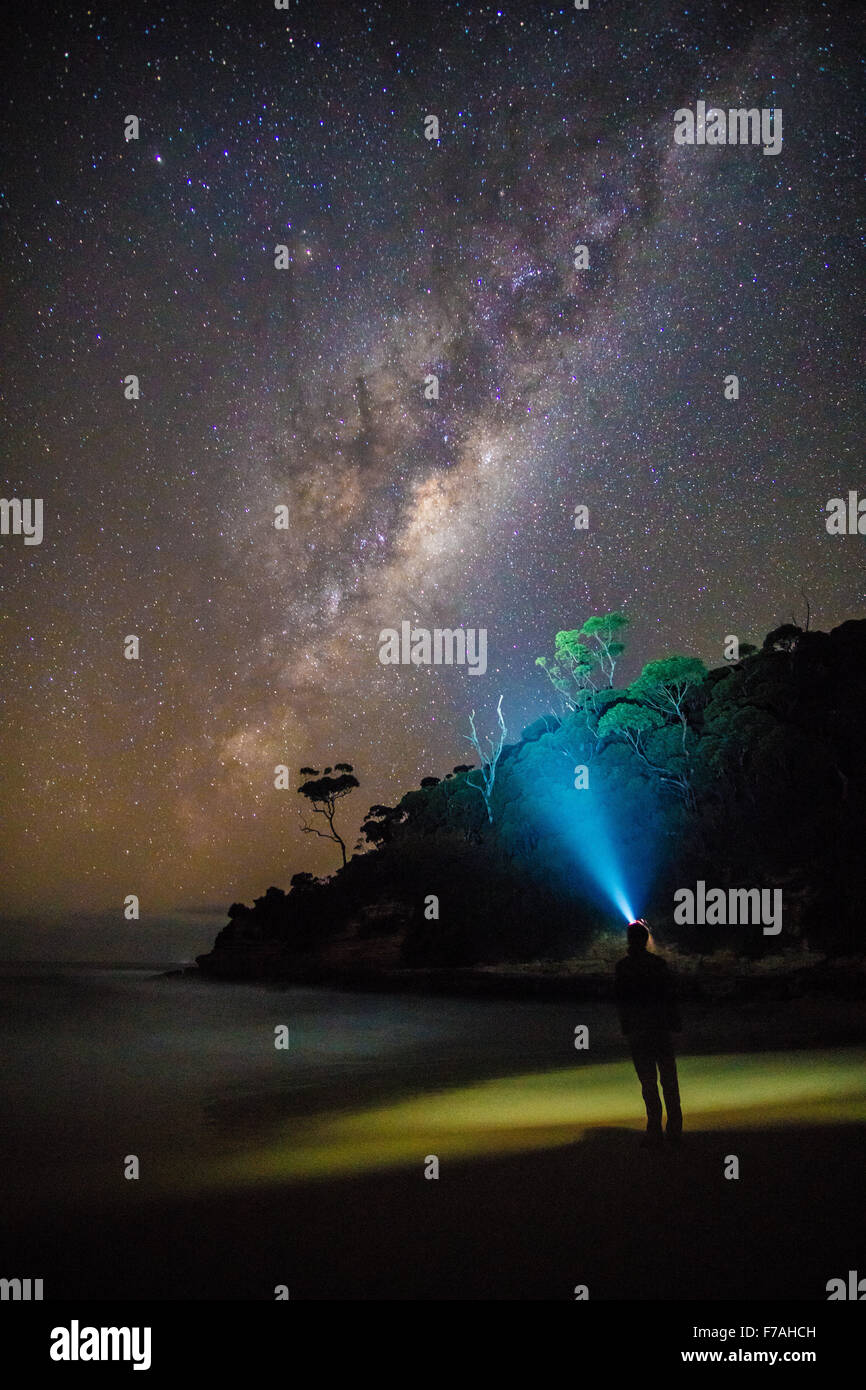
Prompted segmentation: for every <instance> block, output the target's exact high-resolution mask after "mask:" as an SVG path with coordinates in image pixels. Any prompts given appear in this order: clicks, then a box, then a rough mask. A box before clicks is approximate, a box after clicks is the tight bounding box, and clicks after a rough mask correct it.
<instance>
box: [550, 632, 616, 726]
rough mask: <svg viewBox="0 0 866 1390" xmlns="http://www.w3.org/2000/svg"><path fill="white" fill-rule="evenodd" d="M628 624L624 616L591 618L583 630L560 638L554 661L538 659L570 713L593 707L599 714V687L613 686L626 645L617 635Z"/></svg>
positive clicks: (561, 634) (567, 633) (563, 633)
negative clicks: (604, 685) (618, 663)
mask: <svg viewBox="0 0 866 1390" xmlns="http://www.w3.org/2000/svg"><path fill="white" fill-rule="evenodd" d="M628 623H629V619H628V618H627V617H626V615H625V614H624V613H605V614H603V615H601V616H595V617H591V618H587V620H586V622H585V623H584V624H583V627H579V628H577V627H576V628H572V629H571V631H569V632H566V631H562V632H558V633H557V634H556V640H555V642H554V649H553V660H550V658H549V657H546V656H539V657H536V659H535V664H536V666H540V667H541V669H542V670H543V671H544V672H545V673H546V674H547V676H548V678H549V680H550V681H551V683H552V685H553V686H554V689H556V690H557V691H558V692H559V694H560V696H561V697H562V699H563V701H564V703H565V704H566V706H567V707H568V708H569V709H574V710H579V709H584V708H585V707H586V706H587V705H589V706H590V707H591V708H592V710H593V711H594V712H595V713H596V714H597V713H598V708H597V698H596V697H597V695H598V691H599V685H600V684H606V685H607V686H608V688H610V687H612V686H613V678H614V673H615V671H616V664H617V662H618V660H619V658H620V656H621V655H622V653H623V652H624V651H625V643H624V642H620V641H619V640H618V639H617V636H616V634H617V633H618V632H623V631H624V629H625V628H626V627H627V626H628ZM599 675H600V676H601V678H602V679H601V681H599V679H598V677H599Z"/></svg>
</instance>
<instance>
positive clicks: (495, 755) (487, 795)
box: [463, 695, 508, 825]
mask: <svg viewBox="0 0 866 1390" xmlns="http://www.w3.org/2000/svg"><path fill="white" fill-rule="evenodd" d="M496 713H497V715H498V717H499V734H498V736H497V738H496V740H494V739H493V738H491V736H490V735H489V734H488V735H487V742H488V744H489V745H490V751H489V753H485V752H484V750H483V748H482V747H481V739H480V738H479V736H478V731H477V730H476V728H475V711H474V710H473V711H472V713H471V714H470V716H469V727H470V729H471V730H472V733H471V734H464V735H463V737H464V738H465V739H466V741H467V743H471V744H472V747H473V748H474V749H475V751H476V753H477V754H478V756H479V758H480V759H481V766H480V768H476V769H475V771H477V772H479V773H480V775H481V785H480V786H479V785H478V783H477V782H473V781H472V780H471V779H472V773H471V772H467V773H466V785H467V787H474V789H475V791H477V792H480V793H481V795H482V796H483V797H484V806H485V809H486V811H487V819H488V821H489V822H490V824H491V825H492V824H493V784H494V782H495V781H496V767H497V764H498V762H499V759H500V757H501V755H502V749H503V748H504V747H505V737H506V734H507V733H508V730H507V729H506V727H505V720H504V719H503V717H502V696H501V695H500V697H499V703H498V704H497V706H496Z"/></svg>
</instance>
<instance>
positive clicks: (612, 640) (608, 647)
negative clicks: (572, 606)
mask: <svg viewBox="0 0 866 1390" xmlns="http://www.w3.org/2000/svg"><path fill="white" fill-rule="evenodd" d="M629 621H630V619H629V618H627V617H626V615H625V613H605V614H604V616H603V617H600V618H587V620H586V622H585V623H584V625H583V627H582V628H581V629H580V632H581V636H583V637H588V638H590V640H591V641H592V642H594V643H595V649H596V659H597V661H598V664H599V666H600V667H601V669H602V672H603V673H604V675H605V676H606V677H607V683H608V685H609V686H612V685H613V677H614V672H615V671H616V663H617V662H618V661H619V658H620V657H621V656H622V654H623V652H624V651H625V643H624V642H620V641H618V640H617V636H616V634H617V633H618V632H624V631H625V629H626V628H627V627H628V625H629Z"/></svg>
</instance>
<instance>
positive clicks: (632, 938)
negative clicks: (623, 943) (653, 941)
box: [626, 921, 650, 953]
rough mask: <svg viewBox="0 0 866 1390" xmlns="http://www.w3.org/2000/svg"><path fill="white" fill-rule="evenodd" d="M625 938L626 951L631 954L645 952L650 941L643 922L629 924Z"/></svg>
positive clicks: (647, 930) (646, 927)
mask: <svg viewBox="0 0 866 1390" xmlns="http://www.w3.org/2000/svg"><path fill="white" fill-rule="evenodd" d="M626 936H627V938H628V949H629V950H630V951H632V952H633V953H637V952H639V951H645V950H646V948H647V946H648V944H649V939H650V934H649V927H648V926H647V924H646V922H643V921H639V922H629V924H628V931H627V933H626Z"/></svg>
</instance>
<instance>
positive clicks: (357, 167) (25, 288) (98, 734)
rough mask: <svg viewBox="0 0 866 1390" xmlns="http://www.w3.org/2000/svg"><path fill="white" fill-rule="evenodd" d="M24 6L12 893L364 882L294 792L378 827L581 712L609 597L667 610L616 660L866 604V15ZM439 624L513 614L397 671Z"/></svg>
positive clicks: (6, 208) (8, 742) (11, 699)
mask: <svg viewBox="0 0 866 1390" xmlns="http://www.w3.org/2000/svg"><path fill="white" fill-rule="evenodd" d="M17 9H18V14H19V16H21V17H20V18H18V19H17V20H16V21H15V23H13V25H12V27H11V30H8V31H7V45H6V46H7V60H8V61H7V75H6V80H5V84H4V93H3V101H4V104H5V106H6V123H5V124H6V130H7V140H6V142H5V143H6V153H5V160H4V165H5V172H4V174H3V178H2V208H3V217H2V237H3V246H2V258H3V273H4V280H5V281H6V282H7V286H8V287H7V293H6V296H5V306H6V307H5V312H4V316H3V333H4V343H3V348H4V352H3V357H4V361H5V370H4V374H3V395H2V439H3V463H2V469H0V487H2V496H4V497H6V498H12V497H18V498H26V497H29V498H42V499H44V539H43V541H42V544H41V545H29V546H28V545H24V543H23V537H21V536H14V535H6V536H3V537H0V568H2V620H3V621H2V635H3V658H2V677H0V683H2V695H3V699H4V704H5V713H4V718H3V724H2V733H0V739H2V763H3V775H2V785H0V791H2V800H3V805H4V828H3V840H2V881H3V900H4V901H3V907H4V909H5V910H6V911H11V912H16V913H25V912H31V913H34V914H42V913H45V914H48V913H51V912H63V911H68V912H75V911H79V912H80V911H91V910H92V911H94V912H97V911H103V910H106V909H116V910H117V913H118V917H119V916H120V913H121V905H122V900H123V898H124V896H125V895H126V894H128V893H136V894H138V895H140V898H141V911H142V919H143V920H144V919H146V917H147V915H148V914H152V913H161V914H167V913H168V914H170V913H172V912H181V911H183V910H184V909H192V908H196V907H199V908H200V907H203V906H205V905H209V904H225V905H227V904H228V903H229V902H231V901H233V900H234V899H237V898H245V899H246V900H248V901H249V900H250V899H251V898H252V896H254V895H255V894H258V893H261V892H263V891H264V889H265V888H266V887H267V886H268V884H269V883H272V882H275V883H278V884H281V885H282V886H284V887H287V886H288V880H289V878H290V876H291V875H292V874H293V873H295V872H297V871H298V870H301V869H310V870H312V871H314V872H320V873H323V872H328V871H331V870H333V869H335V868H336V867H337V865H338V863H339V855H338V852H337V850H336V847H335V846H334V845H330V844H327V843H326V842H324V841H322V840H317V839H315V838H314V837H312V836H305V835H303V834H302V833H301V830H300V819H299V811H300V808H301V799H300V798H299V797H298V796H297V795H296V794H295V792H294V791H293V790H292V791H283V792H281V791H277V790H275V788H274V767H275V765H276V764H278V763H285V764H287V765H288V766H289V767H290V769H291V770H292V783H291V785H292V787H295V786H297V785H298V783H299V782H300V781H301V780H303V779H302V778H301V777H300V776H298V775H297V774H298V769H299V768H300V767H301V766H303V765H305V764H311V765H313V766H315V767H322V766H324V765H325V764H326V763H334V762H336V761H347V762H350V763H352V764H353V765H354V767H355V771H356V775H357V776H358V777H359V779H360V782H361V788H360V790H359V791H356V792H355V793H354V796H353V799H352V801H351V803H350V804H351V806H352V808H353V809H352V810H351V811H349V810H348V808H347V813H346V814H345V815H344V817H343V823H344V825H345V826H346V828H347V831H348V839H349V843H350V844H352V843H353V842H354V840H355V838H356V833H357V826H358V824H359V821H360V819H361V816H362V814H363V812H364V811H365V810H366V809H367V807H369V806H370V805H371V804H372V803H374V802H386V803H388V804H392V803H393V802H394V801H395V800H396V799H398V798H399V797H400V796H401V795H402V794H403V793H404V792H405V791H407V790H409V789H410V788H412V787H414V786H417V785H418V782H419V780H420V778H421V777H422V776H424V775H427V774H434V775H440V776H441V775H444V773H445V772H447V771H449V770H450V769H451V767H453V766H454V764H455V763H458V762H462V761H465V760H471V753H470V751H469V748H468V745H467V744H466V743H465V741H463V740H462V739H461V734H462V733H464V732H465V731H466V730H467V728H468V724H467V720H468V715H469V712H470V711H471V710H472V709H473V708H475V709H476V710H477V711H478V722H479V725H480V726H481V727H490V728H492V725H493V718H494V711H495V707H496V702H497V699H498V697H499V695H500V694H501V695H503V697H504V699H503V711H504V714H505V716H506V720H507V722H508V728H509V738H510V739H511V740H513V739H516V738H517V737H518V736H519V734H520V730H521V728H522V727H523V726H524V725H525V724H527V723H529V722H530V721H531V720H532V719H534V718H536V717H538V715H540V714H541V713H543V712H545V711H546V710H550V709H552V708H554V698H553V691H552V689H551V687H550V686H549V683H548V682H547V680H546V677H545V676H544V675H543V673H541V672H540V671H538V670H537V669H536V668H535V666H534V658H535V657H536V656H538V655H541V654H547V655H551V654H552V648H553V639H554V636H555V633H556V632H557V630H558V629H560V628H563V627H566V628H570V627H574V626H579V625H580V624H581V623H582V622H583V621H584V619H585V618H586V617H587V616H589V615H590V614H591V613H597V612H605V611H607V610H609V609H612V608H622V609H624V610H625V611H626V612H627V613H628V614H629V615H630V616H631V619H632V631H631V636H630V646H629V656H628V660H627V662H625V663H624V665H623V668H622V674H623V677H624V678H626V679H628V678H631V677H633V676H634V675H636V674H637V672H638V670H639V669H640V666H641V665H642V664H643V662H645V661H647V660H651V659H654V658H656V657H661V656H664V655H668V654H670V653H671V652H674V651H680V652H683V653H687V654H691V655H697V656H700V657H702V658H703V659H704V660H705V661H706V662H707V663H708V664H709V665H717V664H720V663H721V660H722V644H723V640H724V638H725V636H726V635H727V634H729V633H732V634H736V635H738V636H739V637H740V639H741V640H742V641H745V640H752V641H758V642H760V641H761V639H762V638H763V636H764V634H765V633H766V632H767V631H768V630H769V629H770V628H772V627H774V626H776V625H777V624H779V623H780V622H785V621H789V620H790V619H791V616H792V614H794V615H796V617H797V618H798V620H801V621H802V619H803V618H804V615H805V602H804V599H803V596H802V592H801V591H802V590H803V589H805V591H806V593H807V594H808V598H809V601H810V604H811V615H812V624H813V626H818V627H821V628H825V629H829V628H830V627H832V626H834V625H835V624H837V623H839V622H841V621H843V620H844V619H846V618H849V617H862V616H863V615H864V613H863V609H864V590H866V568H864V549H863V539H862V537H831V536H828V534H827V532H826V529H825V524H824V517H825V511H824V509H825V505H826V503H827V501H828V499H829V498H831V497H833V496H839V495H842V496H844V495H846V494H847V491H848V490H849V489H856V488H858V487H859V488H860V491H861V495H862V493H863V491H864V490H866V477H864V474H863V471H862V453H861V446H862V426H861V427H860V428H859V429H858V420H857V417H858V414H862V397H860V396H859V392H860V378H861V375H862V369H863V362H862V356H861V353H860V348H859V343H860V324H861V317H862V308H861V305H862V300H861V299H860V297H859V294H858V290H859V288H860V287H861V284H862V272H861V265H862V261H861V259H860V256H861V245H860V233H861V232H862V221H861V220H858V212H859V211H861V210H862V201H861V200H862V174H863V167H864V161H863V148H862V143H860V141H861V128H862V110H863V86H862V82H861V77H860V72H859V62H858V48H859V50H860V51H861V52H862V39H863V32H862V27H861V28H858V25H857V20H856V18H855V17H856V16H857V14H858V9H857V7H851V8H848V7H846V6H844V5H836V4H834V5H822V4H819V3H817V0H810V3H808V4H804V5H802V6H799V5H797V4H795V3H790V2H789V0H785V3H781V4H778V5H775V4H770V5H765V4H756V3H754V0H751V3H748V4H744V5H739V4H728V5H719V4H711V3H698V4H692V3H687V4H683V3H678V4H667V3H659V4H647V3H645V0H641V3H639V4H623V3H614V0H607V2H606V3H605V2H604V0H598V2H597V0H590V8H589V9H588V10H587V11H585V12H584V11H576V10H575V9H574V8H573V6H572V7H569V6H567V5H565V4H560V5H545V4H541V3H524V4H512V3H506V0H500V3H499V4H498V5H497V4H494V5H479V4H474V3H470V4H458V3H441V4H436V5H414V4H413V5H409V4H404V5H399V6H398V5H394V6H393V7H390V8H389V7H388V6H383V5H379V4H357V5H356V4H352V5H349V4H342V3H341V4H330V3H325V0H312V2H311V3H301V4H292V5H291V8H290V9H289V10H288V11H281V10H276V9H275V7H274V5H273V3H270V0H261V3H258V4H252V3H230V4H225V3H213V4H212V3H203V2H202V0H199V3H197V4H178V3H171V4H156V3H146V2H145V3H137V4H134V5H118V4H112V5H107V6H105V7H104V8H102V7H99V6H93V7H92V8H89V9H88V8H86V7H85V5H84V4H81V5H74V4H67V5H59V6H55V5H51V4H49V5H43V6H39V7H36V6H30V7H17ZM698 100H706V101H707V103H708V104H718V105H720V106H722V107H725V108H727V107H728V106H734V107H758V108H768V107H781V108H782V110H783V113H784V124H783V132H784V134H783V146H782V150H781V153H779V154H778V155H777V156H766V155H764V153H763V151H762V149H761V148H760V147H755V148H753V147H739V146H729V147H724V146H723V147H717V148H711V147H697V146H692V147H689V146H678V145H675V143H674V140H673V130H674V112H675V111H676V110H677V109H678V108H680V107H686V106H688V107H691V108H692V109H694V108H695V103H696V102H697V101H698ZM129 114H135V115H137V116H138V117H139V120H140V138H139V139H138V140H137V141H134V140H130V141H127V140H125V139H124V121H125V118H126V116H127V115H129ZM429 114H434V115H436V116H437V117H438V120H439V123H440V139H439V141H438V142H436V141H429V140H427V139H426V138H425V135H424V129H425V116H427V115H429ZM279 244H282V245H286V246H287V247H288V249H289V256H290V264H289V266H288V269H286V270H277V269H275V266H274V255H275V247H276V246H277V245H279ZM578 244H585V245H586V246H587V247H588V248H589V256H590V268H589V269H588V270H584V271H576V270H575V269H574V267H573V259H574V248H575V246H576V245H578ZM129 373H135V374H137V375H138V377H139V379H140V387H141V399H140V400H138V401H129V400H126V399H124V385H123V382H124V378H125V377H126V376H127V374H129ZM429 373H435V374H436V375H437V376H438V378H439V383H440V388H439V389H440V398H439V400H438V401H435V400H425V397H424V379H425V377H426V376H427V375H428V374H429ZM729 373H735V374H736V375H737V376H738V377H739V383H740V399H739V400H738V401H727V400H725V398H724V394H723V380H724V378H725V376H726V375H727V374H729ZM280 504H283V505H286V506H288V508H289V516H290V525H289V528H288V530H285V531H278V530H276V529H275V527H274V508H275V507H276V506H277V505H280ZM578 504H584V505H586V506H588V507H589V515H590V526H589V530H588V531H586V532H582V531H576V530H575V528H574V524H573V513H574V508H575V506H577V505H578ZM403 619H408V620H410V621H412V622H413V623H415V624H420V625H424V626H426V627H428V628H432V627H436V626H440V627H456V626H460V625H463V626H466V627H475V628H486V629H487V632H488V669H487V673H486V675H484V676H471V675H469V673H468V671H467V670H466V668H460V667H454V668H432V667H419V668H414V667H411V666H410V667H383V666H382V665H381V664H380V663H379V660H378V636H379V632H380V629H382V628H384V627H399V625H400V622H401V620H403ZM128 634H137V635H138V636H139V637H140V641H141V657H140V660H138V661H129V660H125V659H124V656H123V639H124V638H125V637H126V636H127V635H128Z"/></svg>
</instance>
